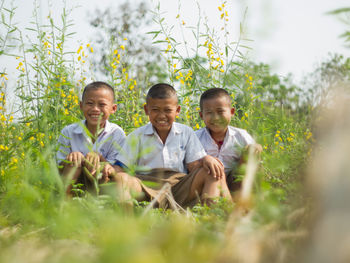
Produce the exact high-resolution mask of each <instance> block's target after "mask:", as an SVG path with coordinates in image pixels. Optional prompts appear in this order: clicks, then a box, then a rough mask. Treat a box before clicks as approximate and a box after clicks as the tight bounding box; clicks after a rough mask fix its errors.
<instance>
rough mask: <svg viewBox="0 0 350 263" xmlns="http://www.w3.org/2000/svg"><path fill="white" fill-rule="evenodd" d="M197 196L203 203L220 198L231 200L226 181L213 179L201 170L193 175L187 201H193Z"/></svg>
mask: <svg viewBox="0 0 350 263" xmlns="http://www.w3.org/2000/svg"><path fill="white" fill-rule="evenodd" d="M198 194H199V195H200V197H201V199H202V201H205V202H207V201H208V200H210V199H213V198H216V197H220V196H221V197H225V198H227V199H228V200H232V198H231V195H230V191H229V190H228V188H227V184H226V179H225V178H221V179H215V178H214V177H213V176H212V175H210V174H208V172H207V171H206V170H205V169H203V168H202V169H200V170H199V171H198V172H197V173H196V174H195V175H194V178H193V182H192V185H191V189H190V193H189V195H188V197H187V201H190V200H193V199H195V198H196V197H197V195H198Z"/></svg>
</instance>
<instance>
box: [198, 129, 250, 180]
mask: <svg viewBox="0 0 350 263" xmlns="http://www.w3.org/2000/svg"><path fill="white" fill-rule="evenodd" d="M195 134H196V135H197V137H198V138H199V140H200V142H201V143H202V145H203V147H204V149H205V151H206V153H207V154H208V155H211V156H213V157H216V158H218V159H219V160H220V161H221V162H222V163H223V164H224V167H225V174H226V175H228V174H229V173H230V172H231V171H232V170H234V169H236V167H237V164H238V162H239V160H240V157H241V152H242V149H243V148H244V147H245V146H247V145H249V144H253V143H255V141H254V139H253V138H252V136H250V134H249V133H248V132H247V131H246V130H243V129H239V128H236V127H233V126H228V129H227V132H226V135H225V139H224V142H223V144H222V145H221V148H220V149H219V146H218V145H217V144H216V142H215V141H214V139H213V138H212V137H211V135H210V133H209V130H208V129H207V128H202V129H199V130H197V131H196V132H195Z"/></svg>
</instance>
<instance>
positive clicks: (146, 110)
mask: <svg viewBox="0 0 350 263" xmlns="http://www.w3.org/2000/svg"><path fill="white" fill-rule="evenodd" d="M143 109H144V110H145V113H146V115H148V109H147V103H145V104H144V105H143Z"/></svg>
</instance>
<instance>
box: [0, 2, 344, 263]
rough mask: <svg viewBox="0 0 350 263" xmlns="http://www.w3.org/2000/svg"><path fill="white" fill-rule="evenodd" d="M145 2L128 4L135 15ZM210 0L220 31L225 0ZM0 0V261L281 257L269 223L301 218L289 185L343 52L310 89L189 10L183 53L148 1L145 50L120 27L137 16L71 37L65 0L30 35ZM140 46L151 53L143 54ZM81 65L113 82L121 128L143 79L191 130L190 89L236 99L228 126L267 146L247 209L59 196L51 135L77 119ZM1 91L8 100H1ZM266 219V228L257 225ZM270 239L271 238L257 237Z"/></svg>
mask: <svg viewBox="0 0 350 263" xmlns="http://www.w3.org/2000/svg"><path fill="white" fill-rule="evenodd" d="M125 8H126V7H125ZM127 8H129V11H130V13H132V14H133V10H132V9H131V7H130V6H128V7H127ZM144 8H146V7H144V6H143V7H141V6H140V7H139V9H138V11H137V12H139V13H135V14H139V15H140V17H139V18H142V17H143V15H144V14H145V13H144V12H145V9H144ZM218 10H219V13H220V16H221V18H222V21H223V31H224V32H226V33H227V29H226V26H227V21H228V19H229V16H228V14H227V12H226V10H225V2H222V3H221V4H220V5H219V6H218ZM0 12H1V17H2V20H1V33H2V34H1V38H0V46H1V49H0V56H15V57H16V59H17V61H18V66H17V71H18V76H17V77H16V79H14V80H12V82H11V83H12V85H13V86H9V83H10V82H9V80H8V78H9V77H10V76H8V75H7V73H6V72H1V73H0V91H1V97H0V135H1V136H0V163H1V171H0V172H1V174H0V261H1V262H2V261H3V262H12V261H13V262H18V261H29V262H30V261H33V262H34V261H35V262H72V261H74V262H100V261H103V262H116V261H121V262H213V261H222V262H226V261H237V262H243V261H242V260H241V259H243V258H244V256H245V253H246V252H247V251H248V249H247V247H251V246H259V247H262V248H264V249H263V250H261V251H260V252H259V251H255V252H254V251H253V252H254V253H256V255H257V256H258V257H259V258H260V259H261V260H267V259H270V260H274V259H276V258H280V257H281V254H280V253H282V252H281V250H280V248H281V247H283V249H285V250H286V251H287V253H285V254H283V257H284V258H283V260H289V259H290V258H293V251H294V243H293V241H292V240H291V239H288V238H287V239H286V240H279V236H278V235H277V234H278V232H279V231H287V232H288V231H292V232H293V231H298V227H299V223H300V222H299V221H293V220H290V219H288V217H287V215H288V214H289V213H292V211H294V210H295V209H296V207H299V206H305V199H304V197H303V196H302V195H300V184H302V182H303V169H304V167H305V166H306V165H307V163H308V162H309V158H310V156H312V145H313V143H314V139H313V133H312V132H313V131H312V125H311V119H312V118H313V116H314V115H315V113H316V112H317V109H318V106H319V105H320V103H321V102H322V99H323V98H325V96H331V94H329V92H328V89H327V83H331V82H332V81H331V80H329V79H328V78H327V77H328V76H333V75H331V73H330V71H331V70H334V71H335V72H336V73H339V74H342V75H341V77H342V79H348V78H349V68H350V66H349V65H350V64H349V59H346V58H344V57H342V56H333V57H331V58H330V59H329V61H326V62H325V63H324V64H322V65H321V66H320V68H319V69H318V72H317V74H319V75H318V76H320V77H319V78H318V79H319V80H324V82H322V83H320V86H318V87H315V88H314V89H311V90H307V89H305V88H303V87H299V86H297V85H295V84H293V81H292V79H291V77H290V76H288V77H286V78H282V77H280V76H277V75H275V74H271V72H270V68H269V65H264V64H255V63H253V62H251V61H247V60H246V59H245V57H244V52H243V50H244V49H245V48H246V47H245V40H244V39H242V38H241V36H238V38H237V39H236V40H229V39H228V36H227V35H225V39H226V41H225V43H224V45H223V46H222V45H221V44H220V43H218V42H217V38H216V35H215V34H216V33H215V31H214V30H211V28H210V26H209V25H207V24H206V22H205V21H200V22H199V23H198V25H200V24H204V25H205V27H204V28H205V29H204V31H203V32H202V31H201V28H199V26H198V28H194V29H193V28H188V27H186V25H184V24H183V23H181V18H179V24H180V26H181V27H182V30H192V31H193V34H194V37H195V39H196V40H197V45H196V47H195V53H194V54H193V55H191V56H187V55H186V54H182V53H181V50H186V48H187V47H186V44H184V43H183V42H182V41H181V40H177V39H174V38H173V36H172V25H167V24H166V20H165V19H164V18H163V17H162V16H161V14H160V12H159V9H158V10H157V9H156V11H155V13H154V16H153V19H154V22H153V23H155V24H156V25H157V27H158V30H155V31H152V32H149V35H150V36H151V38H152V39H153V40H150V42H149V43H148V46H147V47H148V48H146V53H142V51H140V49H139V46H138V44H140V43H144V41H145V39H144V38H141V39H137V38H136V39H130V38H132V37H133V36H132V35H130V34H129V33H130V30H132V28H133V27H135V26H139V25H135V24H132V23H131V24H130V22H128V21H129V20H123V21H124V22H123V23H124V24H122V25H124V26H123V27H120V28H119V29H118V28H113V27H110V28H106V26H105V25H108V21H106V22H103V21H102V22H101V21H97V20H92V22H91V23H92V24H93V25H94V26H95V27H96V29H97V30H101V32H104V34H105V35H106V36H109V39H108V41H107V42H105V41H104V40H103V39H105V37H104V38H101V39H97V40H96V43H85V44H84V45H77V48H76V50H68V48H67V47H66V41H67V38H69V37H70V35H71V34H72V32H71V31H70V26H71V23H72V21H71V20H70V19H71V18H70V17H69V16H70V10H69V9H67V8H64V9H63V10H62V16H61V21H60V23H58V22H57V21H54V20H53V19H52V18H51V17H50V16H49V17H48V20H47V24H44V25H39V24H37V23H35V22H34V23H33V24H32V25H31V28H29V29H27V30H30V31H34V32H35V34H36V38H35V39H33V40H32V42H30V43H27V41H24V40H23V37H22V34H23V33H22V32H21V31H19V30H18V28H16V27H15V26H14V25H13V24H12V20H13V17H14V16H15V9H7V6H6V5H4V1H2V4H1V10H0ZM106 12H108V11H106ZM135 12H136V11H135ZM103 15H104V17H106V18H108V17H109V16H108V15H107V14H106V13H104V14H103ZM109 15H110V14H109ZM111 17H112V16H111ZM121 17H122V16H121ZM112 18H113V17H112ZM117 20H118V19H117ZM146 22H147V21H146ZM73 23H74V21H73ZM128 23H129V24H128ZM147 23H148V22H147ZM147 23H146V24H147ZM58 24H61V26H57V25H58ZM112 24H113V23H112ZM112 24H110V25H112ZM125 25H129V27H128V30H129V31H128V30H124V29H125V28H126V27H125ZM130 28H131V29H130ZM103 30H104V31H103ZM137 41H139V42H137ZM101 43H104V47H103V48H101V46H99V45H101ZM95 46H96V47H99V48H95ZM143 52H144V51H143ZM147 52H150V53H151V54H152V56H149V57H147V59H145V60H142V57H143V56H145V54H147ZM185 53H186V52H185ZM94 54H96V55H94ZM30 58H33V59H30ZM135 61H137V62H138V63H135ZM101 66H102V68H101ZM339 69H341V70H339ZM0 70H2V69H0ZM91 70H95V71H96V72H100V74H102V76H104V79H102V80H106V81H108V82H109V83H110V84H111V85H113V87H114V88H115V89H116V94H117V101H118V111H117V113H116V114H115V115H114V116H111V121H112V122H115V123H117V124H118V125H120V126H121V127H122V128H123V129H124V130H125V131H126V133H129V132H130V131H132V130H133V129H135V128H136V127H139V126H141V125H143V124H145V123H146V122H147V118H146V116H145V114H144V113H143V107H142V106H143V104H144V96H145V92H146V90H147V88H148V87H150V86H151V85H152V84H153V83H155V82H159V81H165V82H169V83H171V84H173V85H174V86H175V87H176V88H177V90H178V94H179V98H180V104H181V107H182V111H181V116H180V118H179V119H178V121H179V122H181V123H185V124H187V125H189V126H191V127H193V128H194V129H199V128H200V127H203V123H202V122H201V120H200V118H199V115H198V110H199V108H198V99H199V96H200V94H201V92H203V91H204V90H206V89H208V88H210V87H214V86H215V87H223V88H225V89H227V90H228V91H229V92H230V94H231V96H232V98H233V99H234V101H235V107H236V115H235V117H234V118H233V120H232V125H234V126H237V127H240V128H243V129H246V130H248V132H249V133H251V134H252V135H253V136H254V138H255V139H256V140H257V142H259V143H260V144H261V145H262V146H263V148H264V151H263V153H262V155H261V165H260V169H259V171H258V176H257V179H256V181H255V185H254V196H253V199H252V204H251V205H250V206H249V211H250V212H249V213H248V215H249V217H247V216H246V214H241V213H240V212H239V209H238V208H237V206H236V205H235V206H231V205H229V204H227V203H225V202H224V201H220V202H218V203H217V204H216V205H214V206H213V207H210V208H208V207H206V206H201V205H198V206H196V207H195V208H194V209H193V210H191V211H190V210H188V211H187V213H184V214H177V213H176V212H171V211H161V210H151V211H150V212H148V213H146V214H145V213H144V206H143V204H135V207H134V209H133V211H129V212H128V211H126V210H125V209H124V208H123V207H121V206H120V205H119V204H118V202H117V200H115V198H114V197H113V196H99V197H96V196H91V195H89V194H86V195H85V196H84V197H81V198H75V199H73V200H67V199H66V198H65V195H64V185H63V183H62V180H61V178H60V177H59V174H58V171H57V167H56V162H55V158H54V157H55V152H56V149H57V143H56V142H57V138H58V136H59V134H60V130H61V129H62V128H63V127H64V126H65V125H67V124H70V123H73V122H76V121H78V120H79V119H81V118H82V115H81V113H80V111H79V96H80V93H81V90H82V88H83V87H84V86H85V85H86V84H87V83H86V79H89V78H90V71H91ZM327 81H328V82H327ZM325 83H326V84H325ZM323 88H324V89H323ZM11 91H15V97H16V105H15V107H14V108H12V109H9V108H8V105H9V104H8V101H7V100H8V99H7V98H8V93H9V92H11ZM271 225H273V228H272V230H271V229H270V228H268V227H267V226H271ZM233 228H234V229H235V231H236V232H235V231H233V230H232V229H233ZM237 231H238V232H237ZM237 233H238V234H237ZM271 242H272V243H273V242H275V243H274V244H275V245H268V244H271ZM244 245H245V246H246V247H245V246H244ZM16 251H21V253H16ZM253 252H252V253H253Z"/></svg>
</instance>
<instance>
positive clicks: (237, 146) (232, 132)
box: [195, 88, 262, 191]
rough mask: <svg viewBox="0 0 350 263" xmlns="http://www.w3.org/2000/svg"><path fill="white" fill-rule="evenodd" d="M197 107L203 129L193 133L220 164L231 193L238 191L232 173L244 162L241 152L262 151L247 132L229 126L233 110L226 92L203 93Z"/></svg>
mask: <svg viewBox="0 0 350 263" xmlns="http://www.w3.org/2000/svg"><path fill="white" fill-rule="evenodd" d="M199 104H200V112H199V115H200V117H201V118H202V120H203V121H204V123H205V126H206V127H205V128H202V129H199V130H198V131H196V132H195V133H196V135H197V136H198V138H199V140H200V141H201V143H202V145H203V147H204V149H205V151H206V153H207V154H209V155H211V156H213V157H215V158H217V159H219V160H220V161H221V162H222V163H223V165H224V167H225V174H226V180H227V185H228V187H229V189H230V190H231V191H235V190H237V189H238V188H239V187H240V182H238V183H237V182H235V177H234V173H235V172H236V170H237V166H238V165H239V164H240V163H242V162H243V159H242V158H243V157H242V156H243V153H244V151H246V150H247V149H248V147H254V152H255V153H260V152H261V151H262V147H261V145H260V144H256V143H255V141H254V139H253V138H252V136H250V135H249V133H248V132H247V131H246V130H243V129H239V128H236V127H233V126H230V125H229V124H230V122H231V118H232V117H233V115H234V114H235V108H234V107H232V101H231V97H230V95H229V94H228V92H227V91H226V90H224V89H221V88H212V89H209V90H207V91H205V92H204V93H203V94H202V95H201V97H200V102H199Z"/></svg>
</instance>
